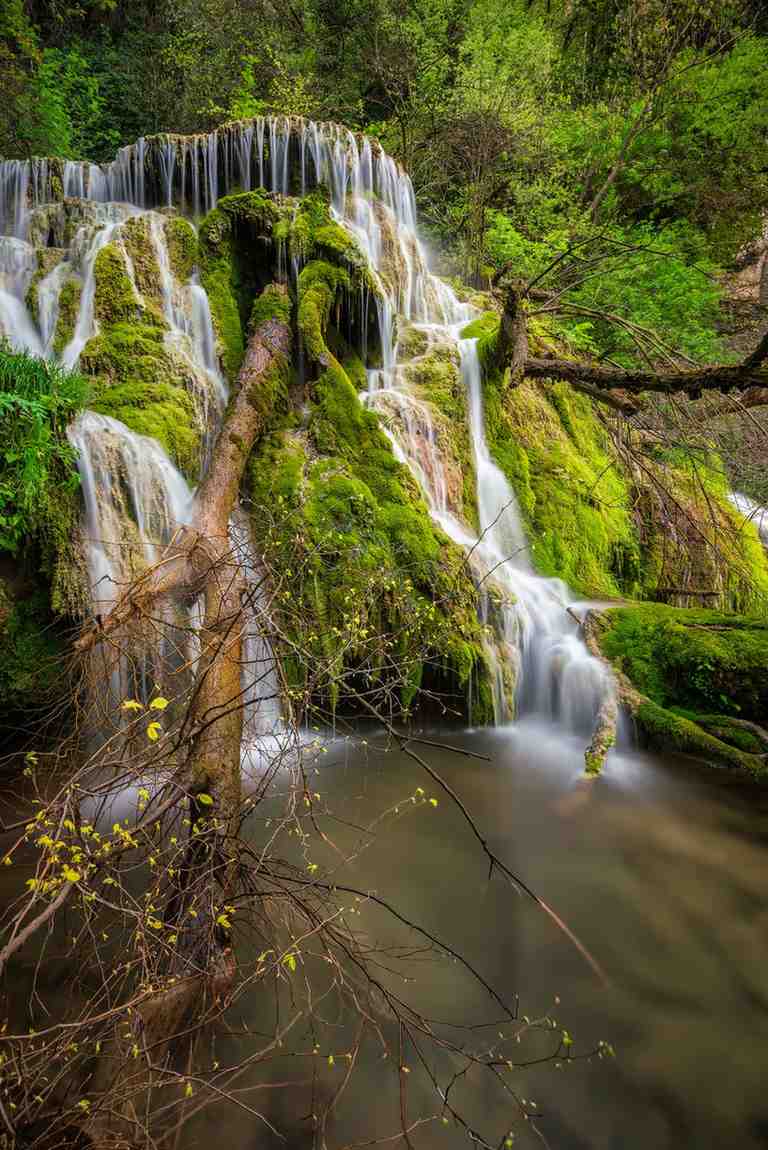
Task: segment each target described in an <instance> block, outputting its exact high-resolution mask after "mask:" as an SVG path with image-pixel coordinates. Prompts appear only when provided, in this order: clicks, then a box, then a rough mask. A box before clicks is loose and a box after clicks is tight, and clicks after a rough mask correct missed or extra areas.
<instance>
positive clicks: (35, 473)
mask: <svg viewBox="0 0 768 1150" xmlns="http://www.w3.org/2000/svg"><path fill="white" fill-rule="evenodd" d="M87 396H88V385H87V383H86V381H85V380H84V379H83V377H82V376H80V375H78V374H76V373H72V372H67V371H64V370H62V369H61V368H59V367H57V366H56V365H55V364H53V363H49V362H46V361H43V360H37V359H33V358H32V357H31V356H27V355H18V354H14V353H12V352H11V351H10V350H9V349H8V348H7V347H4V346H2V345H0V429H1V432H2V434H1V435H0V440H1V441H2V448H0V550H3V551H10V552H11V553H12V554H17V553H18V551H19V549H20V548H21V546H22V544H23V543H24V541H25V539H28V538H29V537H31V536H36V537H38V538H40V539H41V540H42V542H43V543H44V546H45V548H46V552H47V554H48V555H49V557H52V556H53V555H54V554H55V552H56V550H57V549H58V548H59V547H62V546H64V544H65V543H66V542H67V540H68V539H69V537H70V535H71V530H72V525H73V522H74V511H73V508H74V505H75V495H76V492H77V485H78V478H77V471H76V467H75V455H74V452H73V450H72V448H71V446H70V444H69V441H68V439H67V434H66V429H67V425H68V424H69V422H70V421H71V420H72V419H73V418H74V416H75V415H76V414H77V412H78V411H79V410H80V409H81V408H82V407H83V406H84V405H85V402H86V399H87Z"/></svg>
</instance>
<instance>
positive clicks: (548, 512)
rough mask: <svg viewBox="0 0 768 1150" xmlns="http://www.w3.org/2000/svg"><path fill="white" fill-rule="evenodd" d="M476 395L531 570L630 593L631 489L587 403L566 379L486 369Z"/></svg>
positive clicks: (634, 554)
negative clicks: (524, 534) (512, 498)
mask: <svg viewBox="0 0 768 1150" xmlns="http://www.w3.org/2000/svg"><path fill="white" fill-rule="evenodd" d="M481 342H482V341H481ZM484 400H485V422H486V435H487V439H488V445H489V448H490V451H491V454H492V455H493V457H494V459H495V461H496V463H497V464H498V465H499V466H500V467H501V468H502V470H503V471H504V473H505V474H506V476H507V478H508V479H509V481H510V483H511V485H512V487H513V489H514V491H515V493H516V495H517V498H518V502H519V504H520V509H521V511H522V514H523V519H524V521H525V524H526V527H527V530H528V537H529V540H530V546H531V554H532V556H533V560H534V562H535V564H536V567H537V569H538V571H539V572H540V573H541V574H542V575H550V576H557V577H559V578H561V579H565V581H566V582H567V583H569V584H570V585H571V586H572V587H574V588H575V589H576V590H578V591H580V592H582V593H583V594H587V595H591V596H617V595H621V594H629V595H633V594H636V593H637V589H638V586H639V579H640V570H639V560H640V553H639V543H638V539H637V534H636V531H635V527H634V522H633V518H632V511H631V501H630V486H629V483H628V480H627V477H626V475H625V474H624V473H623V471H622V468H621V465H620V463H619V461H618V460H617V458H616V455H615V452H614V450H613V448H612V444H611V441H610V438H609V436H608V433H607V431H606V429H605V427H604V426H603V424H602V423H601V421H600V419H599V418H598V416H597V414H596V412H595V410H594V407H593V405H592V403H591V402H590V400H589V399H587V398H586V397H585V396H582V395H578V394H577V393H576V392H575V391H573V389H572V388H571V387H569V385H568V384H566V383H555V384H547V383H544V384H539V383H534V382H532V381H530V380H523V381H522V382H521V383H520V384H519V385H518V386H512V385H511V383H510V380H509V377H508V375H507V374H505V373H502V372H500V371H498V370H495V369H491V370H489V371H488V372H487V373H486V376H485V384H484Z"/></svg>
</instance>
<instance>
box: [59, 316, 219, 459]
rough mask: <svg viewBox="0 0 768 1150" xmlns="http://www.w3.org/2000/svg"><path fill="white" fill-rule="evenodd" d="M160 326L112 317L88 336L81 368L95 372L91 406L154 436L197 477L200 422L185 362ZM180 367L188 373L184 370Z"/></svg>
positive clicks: (134, 429) (133, 429)
mask: <svg viewBox="0 0 768 1150" xmlns="http://www.w3.org/2000/svg"><path fill="white" fill-rule="evenodd" d="M163 335H164V332H163V329H162V328H160V327H154V326H151V325H147V324H131V323H117V324H114V325H113V326H112V327H110V328H107V329H106V330H105V331H103V332H102V333H101V334H100V335H98V336H96V337H95V338H94V339H92V340H90V341H89V342H88V344H87V345H86V347H85V348H84V350H83V353H82V355H81V357H80V367H81V370H82V371H83V372H84V373H85V374H86V375H89V376H92V377H94V379H95V383H94V393H93V399H92V401H91V407H92V408H93V409H94V411H98V412H101V413H102V414H103V415H111V416H112V417H113V418H115V419H119V420H120V421H121V422H122V423H124V424H126V426H127V427H130V428H131V430H132V431H135V432H137V433H138V434H139V435H149V436H152V437H154V438H155V439H157V440H158V441H159V442H160V443H161V444H162V446H163V447H164V448H165V450H166V451H167V452H168V454H169V455H170V457H171V458H172V459H173V460H175V462H176V464H177V466H178V467H179V470H181V471H182V472H183V473H184V474H185V475H186V476H187V477H188V478H190V479H193V480H194V479H196V478H197V476H198V472H199V465H200V442H201V435H202V428H201V426H200V418H199V412H198V411H197V410H196V407H195V403H194V401H193V399H192V397H191V395H190V389H192V388H193V386H194V380H192V379H191V377H190V378H188V376H189V372H190V369H189V366H188V365H185V364H184V362H183V361H180V360H179V359H177V358H176V357H174V356H173V355H172V354H171V352H170V351H169V350H168V349H167V347H166V346H165V343H164V340H163ZM185 372H186V373H187V375H185Z"/></svg>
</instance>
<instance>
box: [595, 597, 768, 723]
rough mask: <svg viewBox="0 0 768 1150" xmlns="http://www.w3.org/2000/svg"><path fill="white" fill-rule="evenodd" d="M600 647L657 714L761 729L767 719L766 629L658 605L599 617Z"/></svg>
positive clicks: (717, 615) (758, 623)
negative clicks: (731, 720) (675, 711)
mask: <svg viewBox="0 0 768 1150" xmlns="http://www.w3.org/2000/svg"><path fill="white" fill-rule="evenodd" d="M607 619H608V621H609V626H608V628H607V630H606V631H605V633H604V634H603V637H602V639H601V646H602V648H603V650H604V651H605V653H606V654H607V655H608V656H609V658H611V659H614V660H616V661H617V662H618V663H619V664H620V666H621V668H622V670H623V671H624V672H625V673H626V674H627V675H628V676H629V678H630V679H631V680H632V682H633V683H634V684H635V686H636V687H637V688H638V690H640V691H642V693H643V694H644V695H647V696H648V697H649V698H650V699H652V700H653V701H654V702H656V703H658V704H659V705H660V706H663V707H674V706H677V707H684V708H688V709H689V710H691V711H696V712H700V713H701V714H703V715H712V714H714V713H717V714H732V715H737V716H739V717H741V718H743V719H752V720H754V721H756V722H761V721H763V720H764V719H765V716H766V715H767V714H768V675H766V668H768V622H765V621H764V620H761V619H756V618H745V617H742V616H738V615H723V614H721V613H719V612H716V611H707V610H695V609H692V610H686V609H683V608H675V607H665V606H662V605H661V604H644V605H642V606H633V607H618V608H614V609H612V610H610V611H608V612H607Z"/></svg>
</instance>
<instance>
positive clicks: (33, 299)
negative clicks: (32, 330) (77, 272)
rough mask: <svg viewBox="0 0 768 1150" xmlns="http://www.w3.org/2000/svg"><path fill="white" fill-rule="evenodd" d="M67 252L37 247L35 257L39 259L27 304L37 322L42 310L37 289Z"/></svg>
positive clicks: (30, 283) (27, 296) (28, 289)
mask: <svg viewBox="0 0 768 1150" xmlns="http://www.w3.org/2000/svg"><path fill="white" fill-rule="evenodd" d="M65 255H66V252H65V251H64V249H63V248H46V247H38V248H36V249H35V258H36V260H37V267H36V268H35V272H34V275H33V276H32V279H31V280H30V281H29V287H28V288H27V295H26V300H25V302H26V305H27V309H28V310H29V313H30V315H31V316H32V318H33V319H34V321H35V323H39V322H40V312H39V308H38V299H37V289H38V286H39V284H40V281H41V280H43V279H45V277H46V276H47V275H49V274H50V273H51V272H52V271H53V269H54V268H55V267H56V266H57V265H58V264H60V263H61V261H62V260H63V259H64V257H65Z"/></svg>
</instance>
